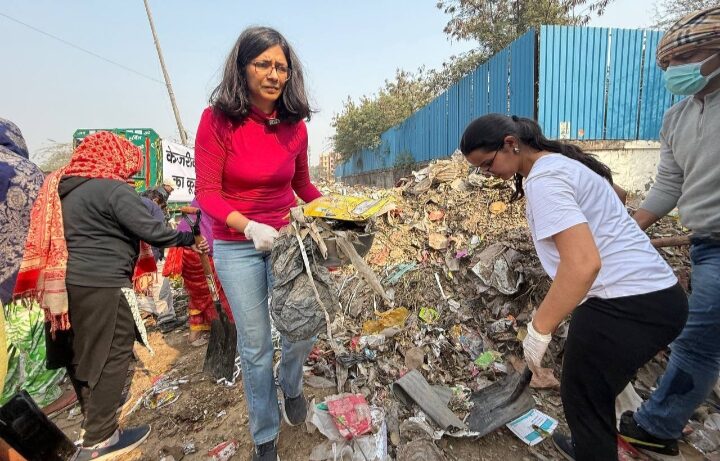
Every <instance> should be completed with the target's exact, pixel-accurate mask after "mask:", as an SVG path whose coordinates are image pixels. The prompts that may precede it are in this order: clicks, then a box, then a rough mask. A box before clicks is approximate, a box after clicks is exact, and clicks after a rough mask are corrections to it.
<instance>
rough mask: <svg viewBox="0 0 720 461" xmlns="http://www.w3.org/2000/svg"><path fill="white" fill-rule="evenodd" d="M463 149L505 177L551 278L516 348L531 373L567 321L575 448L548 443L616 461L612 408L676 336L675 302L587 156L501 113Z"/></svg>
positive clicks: (566, 391) (568, 399)
mask: <svg viewBox="0 0 720 461" xmlns="http://www.w3.org/2000/svg"><path fill="white" fill-rule="evenodd" d="M460 150H461V151H462V152H463V154H464V155H465V156H466V158H467V160H468V161H469V162H470V163H471V164H472V165H474V166H476V167H478V168H480V169H482V170H484V171H485V172H486V173H488V174H491V175H493V176H497V177H500V178H503V179H506V180H507V179H511V178H514V180H515V189H516V190H515V194H514V195H513V197H512V200H517V199H520V198H522V197H523V196H525V197H527V204H526V215H527V220H528V225H529V227H530V231H531V234H532V238H533V243H534V244H535V248H536V250H537V253H538V256H539V258H540V262H541V263H542V265H543V268H544V269H545V271H546V272H547V273H548V275H549V276H550V277H551V278H552V279H553V283H552V285H551V287H550V290H549V291H548V293H547V295H546V296H545V299H543V301H542V303H540V306H539V307H538V309H537V312H536V313H535V316H534V318H533V319H532V321H531V322H530V323H528V325H527V328H528V335H527V338H526V339H525V341H524V342H523V348H524V350H525V359H526V361H527V362H528V366H529V367H530V369H531V370H537V369H538V368H539V367H540V366H541V361H542V358H543V356H544V354H545V351H546V350H547V346H548V343H549V342H550V340H551V338H552V336H551V335H552V333H553V332H554V331H555V329H556V328H557V326H558V325H559V324H560V322H561V321H562V320H563V319H564V318H565V317H566V316H567V315H568V314H570V313H572V314H573V315H572V320H571V321H570V329H569V331H568V337H567V341H566V344H565V355H564V361H563V371H562V383H561V394H562V401H563V408H564V410H565V416H566V418H567V422H568V425H569V426H570V430H571V432H572V438H570V437H567V436H564V435H562V434H559V433H557V434H555V435H553V440H554V441H555V444H556V445H557V446H558V448H559V449H560V451H561V452H562V453H563V454H564V455H565V456H566V457H567V458H568V459H577V460H583V461H584V460H602V461H608V460H616V459H617V442H616V434H617V431H616V423H615V407H614V402H615V397H616V396H617V395H618V394H619V393H620V392H621V391H622V390H623V388H624V387H625V386H626V385H627V383H628V382H629V381H630V379H631V378H632V376H633V375H634V374H635V372H636V371H637V369H638V368H639V367H641V366H642V365H643V364H645V363H646V362H647V361H648V360H650V359H651V358H652V357H653V356H654V355H655V354H656V353H657V352H658V351H659V350H661V349H662V348H664V347H666V346H667V345H668V344H669V343H670V341H672V340H673V339H674V338H675V337H676V336H677V335H678V333H680V330H681V329H682V328H683V326H684V324H685V320H686V318H687V298H686V296H685V293H684V291H683V290H682V288H681V287H680V286H679V285H678V283H677V279H676V277H675V275H674V274H673V272H672V269H670V267H669V266H668V265H667V263H666V262H665V261H664V260H663V259H662V258H661V257H660V255H659V254H658V252H657V251H656V250H655V249H654V248H653V247H652V245H651V244H650V240H649V239H648V237H647V235H646V234H645V233H644V232H642V231H641V230H640V228H639V227H638V225H637V223H636V222H635V221H633V219H632V218H631V217H630V216H629V215H628V213H627V212H626V210H625V207H624V206H623V204H622V202H621V201H620V199H619V197H618V195H617V194H616V193H615V191H614V190H613V185H612V175H611V172H610V169H609V168H608V167H607V166H606V165H604V164H602V163H601V162H600V161H598V160H597V159H595V157H593V156H591V155H588V154H585V153H584V152H583V151H582V150H581V149H580V148H578V147H577V146H574V145H571V144H566V143H563V142H558V141H551V140H548V139H547V138H545V136H543V134H542V131H541V130H540V127H539V126H538V124H537V123H535V122H534V121H533V120H530V119H527V118H519V117H516V116H513V117H507V116H504V115H499V114H489V115H485V116H483V117H480V118H478V119H477V120H475V121H473V122H472V123H470V125H468V127H467V128H466V129H465V133H464V134H463V137H462V139H461V141H460ZM523 179H524V184H523Z"/></svg>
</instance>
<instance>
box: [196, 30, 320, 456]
mask: <svg viewBox="0 0 720 461" xmlns="http://www.w3.org/2000/svg"><path fill="white" fill-rule="evenodd" d="M310 112H311V111H310V107H309V105H308V101H307V95H306V92H305V86H304V83H303V73H302V68H301V65H300V61H299V59H298V58H297V56H296V55H295V53H294V52H293V50H292V48H291V47H290V45H289V44H288V42H287V41H286V40H285V38H284V37H283V36H282V35H280V33H278V32H277V31H275V30H273V29H270V28H267V27H252V28H249V29H246V30H245V31H244V32H243V33H242V34H240V37H239V38H238V40H237V43H236V44H235V46H234V47H233V49H232V51H231V52H230V55H229V56H228V59H227V62H226V65H225V70H224V73H223V77H222V81H221V82H220V84H219V85H218V87H217V88H215V90H214V91H213V93H212V96H211V97H210V107H208V108H207V109H205V112H204V113H203V115H202V118H201V119H200V126H199V127H198V132H197V137H196V141H195V156H196V157H195V162H196V163H195V165H196V166H195V168H196V175H197V183H196V188H197V198H198V201H199V203H200V207H201V208H202V210H203V212H205V213H206V214H209V215H210V216H211V217H212V218H213V220H214V225H213V234H214V236H215V242H214V255H215V267H216V270H217V274H218V277H219V278H220V281H221V283H222V286H223V288H224V289H225V294H226V295H227V298H228V301H229V302H230V307H231V308H232V311H233V316H234V318H235V325H236V327H237V332H238V351H239V353H240V357H241V363H242V373H243V382H244V390H245V395H246V397H247V398H246V401H247V405H248V413H249V416H250V430H251V432H252V436H253V440H254V442H255V452H254V453H253V460H273V461H274V460H275V459H277V449H276V447H275V441H276V439H277V435H278V432H279V428H280V412H279V411H276V409H277V406H276V403H277V393H276V387H275V377H274V376H273V345H272V341H271V334H270V314H269V310H268V293H269V289H270V288H271V286H272V275H271V272H270V264H269V262H270V249H271V248H272V244H273V241H274V240H275V238H276V237H277V235H278V233H277V230H278V229H279V228H280V227H282V226H284V225H286V224H288V221H287V219H286V216H288V213H289V211H290V208H291V207H292V206H294V205H295V203H296V199H295V195H296V194H297V196H299V197H300V198H301V199H302V200H304V201H305V202H310V201H312V200H314V199H316V198H318V197H319V196H320V195H321V194H320V192H318V190H317V189H316V188H315V186H313V184H312V183H311V182H310V175H309V169H308V158H307V145H308V141H307V129H306V127H305V123H304V122H303V120H304V119H308V118H309V116H310ZM312 346H313V341H312V340H309V341H302V342H295V343H293V342H290V341H288V340H287V339H286V338H283V339H282V358H281V360H280V362H279V363H278V366H277V367H276V368H277V369H278V372H279V376H278V381H279V384H280V387H281V390H282V391H283V399H281V402H282V405H281V406H282V413H283V416H284V418H285V420H286V422H287V423H288V424H291V425H296V424H300V423H302V422H303V421H304V420H305V415H306V413H307V408H306V405H307V402H306V401H305V398H304V396H303V393H302V389H303V388H302V366H303V363H304V362H305V359H306V358H307V355H308V354H309V353H310V350H311V349H312Z"/></svg>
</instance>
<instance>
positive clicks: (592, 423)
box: [561, 285, 688, 461]
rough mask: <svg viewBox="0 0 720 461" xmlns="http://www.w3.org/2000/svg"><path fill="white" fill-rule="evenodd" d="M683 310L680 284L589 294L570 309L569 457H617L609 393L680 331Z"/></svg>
mask: <svg viewBox="0 0 720 461" xmlns="http://www.w3.org/2000/svg"><path fill="white" fill-rule="evenodd" d="M687 314H688V305H687V297H686V295H685V292H684V291H683V289H682V288H681V287H680V285H675V286H674V287H671V288H667V289H665V290H660V291H656V292H653V293H647V294H643V295H636V296H626V297H622V298H613V299H600V298H590V299H588V300H587V301H585V302H584V303H583V304H581V305H580V306H578V307H577V309H575V312H574V313H573V316H572V320H571V321H570V329H569V331H568V337H567V342H566V344H565V357H564V361H563V373H562V383H561V394H562V402H563V408H564V410H565V417H566V418H567V422H568V425H569V426H570V430H571V432H572V437H573V442H574V445H575V459H577V460H578V461H588V460H598V461H612V460H617V429H616V421H615V397H617V395H618V394H619V393H620V392H622V390H623V389H624V388H625V386H626V385H627V383H628V382H629V381H630V379H631V378H632V377H633V376H634V375H635V373H636V372H637V370H638V368H640V367H641V366H643V365H644V364H645V363H647V362H648V361H649V360H650V359H651V358H653V357H654V356H655V354H657V353H658V352H659V351H660V350H662V349H663V348H664V347H666V346H667V345H668V344H669V343H670V342H671V341H672V340H673V339H674V338H675V337H676V336H677V335H678V334H679V333H680V331H681V330H682V328H683V326H684V325H685V320H686V319H687Z"/></svg>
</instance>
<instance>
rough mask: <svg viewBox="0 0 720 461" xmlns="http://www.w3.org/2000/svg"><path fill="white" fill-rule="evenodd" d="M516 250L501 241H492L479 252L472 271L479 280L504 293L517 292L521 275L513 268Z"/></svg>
mask: <svg viewBox="0 0 720 461" xmlns="http://www.w3.org/2000/svg"><path fill="white" fill-rule="evenodd" d="M517 257H518V252H517V251H515V250H513V249H512V248H508V247H506V246H505V245H503V244H502V243H493V244H492V245H490V246H489V247H487V248H485V249H484V250H483V251H482V253H480V256H479V258H480V259H479V260H478V262H477V264H475V266H473V268H472V271H473V272H474V273H475V275H477V276H478V277H480V280H482V282H483V283H484V284H485V285H487V286H491V287H493V288H495V289H496V290H498V291H499V292H500V293H502V294H504V295H512V294H515V293H517V292H518V290H519V289H520V284H521V283H522V282H523V276H522V274H521V273H519V272H517V271H516V270H515V269H514V268H513V263H514V262H515V260H516V259H517Z"/></svg>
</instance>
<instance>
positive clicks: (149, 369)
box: [53, 329, 559, 461]
mask: <svg viewBox="0 0 720 461" xmlns="http://www.w3.org/2000/svg"><path fill="white" fill-rule="evenodd" d="M187 334H188V331H187V330H186V329H181V330H176V331H175V332H173V333H170V334H167V335H164V336H163V335H162V334H161V333H159V332H158V331H151V332H149V337H150V342H151V344H152V346H153V348H154V349H155V356H154V357H153V356H150V354H149V353H148V351H147V350H146V349H145V348H143V347H141V346H139V345H137V344H136V346H135V354H136V356H137V358H138V361H137V362H135V363H134V366H133V367H132V368H134V372H133V371H131V372H129V373H130V376H131V378H132V379H131V385H130V392H129V394H128V399H127V403H126V405H125V406H124V407H123V410H122V413H121V424H122V425H127V426H132V425H137V424H151V425H152V433H151V435H150V437H149V438H148V440H147V441H146V442H145V443H143V445H141V446H140V448H139V449H137V450H135V451H134V452H133V453H132V454H131V455H128V456H127V457H125V459H127V460H128V461H150V460H152V461H157V460H159V459H161V458H162V456H163V454H164V453H163V450H166V451H165V454H167V453H168V452H171V453H175V459H176V460H178V459H179V458H178V456H177V454H176V453H178V451H180V452H181V450H182V447H183V446H184V445H186V444H188V443H194V445H195V448H196V450H197V451H196V452H195V453H192V454H187V455H185V456H184V457H183V458H182V459H183V460H188V461H192V460H206V459H208V455H207V452H208V450H209V449H211V448H212V447H214V446H215V445H217V444H219V443H221V442H224V441H227V440H236V441H237V442H238V443H239V450H238V453H237V454H236V455H235V456H233V457H232V458H231V459H233V460H244V459H249V457H250V453H251V451H252V442H251V438H250V433H249V428H248V416H247V410H246V405H245V401H244V395H243V390H242V381H241V380H238V382H237V384H236V385H235V386H234V387H228V386H225V385H218V384H215V383H214V382H212V381H211V380H210V379H209V378H207V377H206V376H205V375H203V374H202V373H201V370H202V364H203V360H204V357H205V347H200V348H193V347H191V346H189V345H188V344H187ZM163 375H169V376H171V377H173V378H174V379H177V378H182V377H188V378H187V379H188V380H189V382H188V383H186V384H180V385H179V391H180V396H179V398H178V400H177V401H175V402H174V403H171V404H169V405H167V406H165V407H162V408H159V409H156V410H149V409H147V408H145V407H144V406H143V405H142V404H140V405H139V406H138V407H137V409H136V410H135V411H134V412H133V413H132V414H131V415H130V416H127V414H128V412H129V411H130V410H131V409H132V407H133V406H134V405H135V403H136V402H137V400H138V399H139V398H140V397H141V396H142V395H143V393H144V392H145V391H146V390H147V389H149V388H150V387H151V386H152V383H153V381H154V380H155V379H157V378H158V377H160V376H163ZM332 393H333V390H332V389H328V390H325V389H322V390H321V389H313V388H310V387H306V389H305V395H306V397H308V399H311V398H312V397H313V396H314V397H316V398H317V399H318V400H322V399H323V398H324V397H325V396H326V395H330V394H332ZM77 413H78V410H77V409H76V410H74V411H71V410H66V411H64V412H62V413H60V414H59V415H57V416H55V417H54V418H53V421H54V422H55V424H57V425H58V426H59V427H60V428H61V429H62V430H63V431H64V432H65V433H66V434H67V435H68V437H70V438H71V439H72V440H76V439H77V438H78V436H79V431H80V423H81V419H82V418H81V416H80V415H79V414H77ZM71 415H72V416H71ZM323 440H324V437H323V435H322V434H320V433H319V432H317V431H315V432H314V433H312V434H309V433H308V432H307V430H306V428H305V426H304V425H301V426H297V427H290V426H287V425H286V424H285V423H283V425H282V428H281V432H280V440H279V444H278V447H279V455H280V459H282V460H306V459H308V457H309V455H310V452H311V451H312V449H313V447H315V446H316V445H318V444H320V443H321V442H322V441H323ZM438 444H439V446H440V447H441V448H442V449H443V451H444V452H445V454H446V456H447V459H448V460H457V461H464V460H487V461H496V460H497V461H499V460H503V461H511V460H534V459H541V460H542V459H559V458H558V455H557V454H556V453H555V452H554V451H553V449H552V448H551V445H552V444H551V443H550V442H544V443H543V444H542V445H541V446H540V447H539V448H537V449H528V448H527V447H525V446H524V445H523V444H522V442H520V441H519V440H518V439H516V438H515V437H514V436H513V435H512V434H510V433H509V432H508V431H507V430H505V429H503V430H500V431H498V432H496V433H494V434H490V435H488V436H486V437H484V438H482V439H479V440H468V439H452V438H447V437H446V438H444V439H443V440H441V441H440V442H439V443H438ZM168 449H169V450H168ZM533 453H538V454H540V456H536V455H534V454H533Z"/></svg>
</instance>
